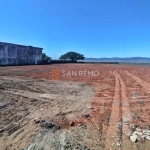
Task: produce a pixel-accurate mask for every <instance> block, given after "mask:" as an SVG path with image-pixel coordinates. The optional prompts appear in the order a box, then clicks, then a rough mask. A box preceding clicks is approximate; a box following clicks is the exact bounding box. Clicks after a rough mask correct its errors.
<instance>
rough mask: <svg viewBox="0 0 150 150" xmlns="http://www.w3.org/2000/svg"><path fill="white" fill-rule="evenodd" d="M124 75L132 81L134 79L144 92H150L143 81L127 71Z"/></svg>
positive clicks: (149, 87)
mask: <svg viewBox="0 0 150 150" xmlns="http://www.w3.org/2000/svg"><path fill="white" fill-rule="evenodd" d="M125 73H126V75H128V76H130V77H131V78H132V79H134V80H135V81H136V82H138V83H139V84H140V85H141V86H142V87H143V88H144V89H145V90H146V92H150V85H149V84H148V83H146V82H145V81H143V80H141V79H140V78H138V77H137V76H135V75H133V74H131V73H129V72H128V71H125Z"/></svg>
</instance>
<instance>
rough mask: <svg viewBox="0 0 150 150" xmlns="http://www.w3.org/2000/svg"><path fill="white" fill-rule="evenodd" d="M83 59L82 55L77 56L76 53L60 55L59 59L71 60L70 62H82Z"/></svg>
mask: <svg viewBox="0 0 150 150" xmlns="http://www.w3.org/2000/svg"><path fill="white" fill-rule="evenodd" d="M84 58H85V57H84V55H83V54H79V53H76V52H68V53H65V54H63V55H61V56H60V58H59V59H62V60H66V59H71V60H72V61H74V60H84Z"/></svg>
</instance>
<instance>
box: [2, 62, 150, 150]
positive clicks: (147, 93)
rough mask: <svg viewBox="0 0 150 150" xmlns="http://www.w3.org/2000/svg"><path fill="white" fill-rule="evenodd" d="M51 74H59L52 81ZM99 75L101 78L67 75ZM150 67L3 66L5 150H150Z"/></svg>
mask: <svg viewBox="0 0 150 150" xmlns="http://www.w3.org/2000/svg"><path fill="white" fill-rule="evenodd" d="M52 70H60V72H61V76H60V80H56V81H53V80H51V79H52ZM64 71H65V73H67V72H68V71H74V72H79V71H98V72H99V75H98V76H82V75H80V76H79V75H77V76H70V75H69V74H66V75H65V76H62V72H64ZM149 147H150V67H148V66H128V65H100V64H59V65H45V66H11V67H0V150H23V149H24V150H75V149H78V150H119V149H120V150H130V149H132V150H149V149H150V148H149Z"/></svg>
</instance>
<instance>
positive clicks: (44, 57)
mask: <svg viewBox="0 0 150 150" xmlns="http://www.w3.org/2000/svg"><path fill="white" fill-rule="evenodd" d="M50 60H51V57H49V56H47V55H46V53H42V61H43V62H49V61H50Z"/></svg>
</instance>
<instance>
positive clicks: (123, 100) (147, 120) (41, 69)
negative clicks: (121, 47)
mask: <svg viewBox="0 0 150 150" xmlns="http://www.w3.org/2000/svg"><path fill="white" fill-rule="evenodd" d="M0 70H1V72H0V76H9V77H14V76H24V77H27V78H28V77H29V78H30V77H32V78H35V79H40V80H43V79H44V80H45V79H46V80H51V79H52V70H59V71H60V79H58V80H57V81H54V82H58V81H73V82H82V83H85V84H88V85H90V86H91V87H93V88H94V89H95V95H94V96H93V98H92V99H91V101H90V104H91V105H90V106H89V112H88V113H87V114H85V113H82V114H80V117H78V118H76V119H70V120H67V121H66V122H65V121H64V120H53V121H55V122H56V123H58V124H60V125H61V126H62V129H70V128H72V127H75V126H78V125H79V124H87V125H88V124H92V125H93V126H94V127H95V129H97V132H98V133H99V135H100V137H99V140H100V142H101V148H102V149H112V150H115V149H118V150H119V149H123V150H127V149H129V148H130V149H136V148H137V149H140V148H139V147H140V146H141V145H138V144H137V145H136V146H135V145H134V143H132V142H131V141H130V140H129V139H128V137H127V136H126V133H127V132H130V131H131V129H130V127H129V125H128V124H134V125H136V126H137V127H138V128H140V129H149V128H150V67H148V66H128V65H100V64H58V65H45V66H44V65H43V66H42V65H40V66H18V67H5V68H4V67H1V68H0ZM82 71H84V72H86V71H87V72H86V73H85V75H84V74H82V75H81V74H80V75H79V72H82ZM88 71H89V72H90V73H91V72H92V71H93V72H94V71H95V72H99V75H98V76H97V75H96V76H94V75H93V76H91V74H90V75H89V76H88V75H87V73H88ZM64 72H65V75H64V74H63V73H64ZM73 73H76V74H77V75H75V74H73ZM58 115H60V116H63V115H65V114H58ZM93 132H94V131H93ZM91 134H92V131H91ZM140 144H141V143H140ZM142 144H143V145H144V144H145V145H146V144H147V143H142ZM148 144H149V143H148ZM127 145H128V146H127ZM135 147H136V148H135ZM88 148H89V149H94V148H93V147H92V145H90V144H89V145H88ZM95 149H98V148H95ZM145 149H148V148H147V146H145Z"/></svg>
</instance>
